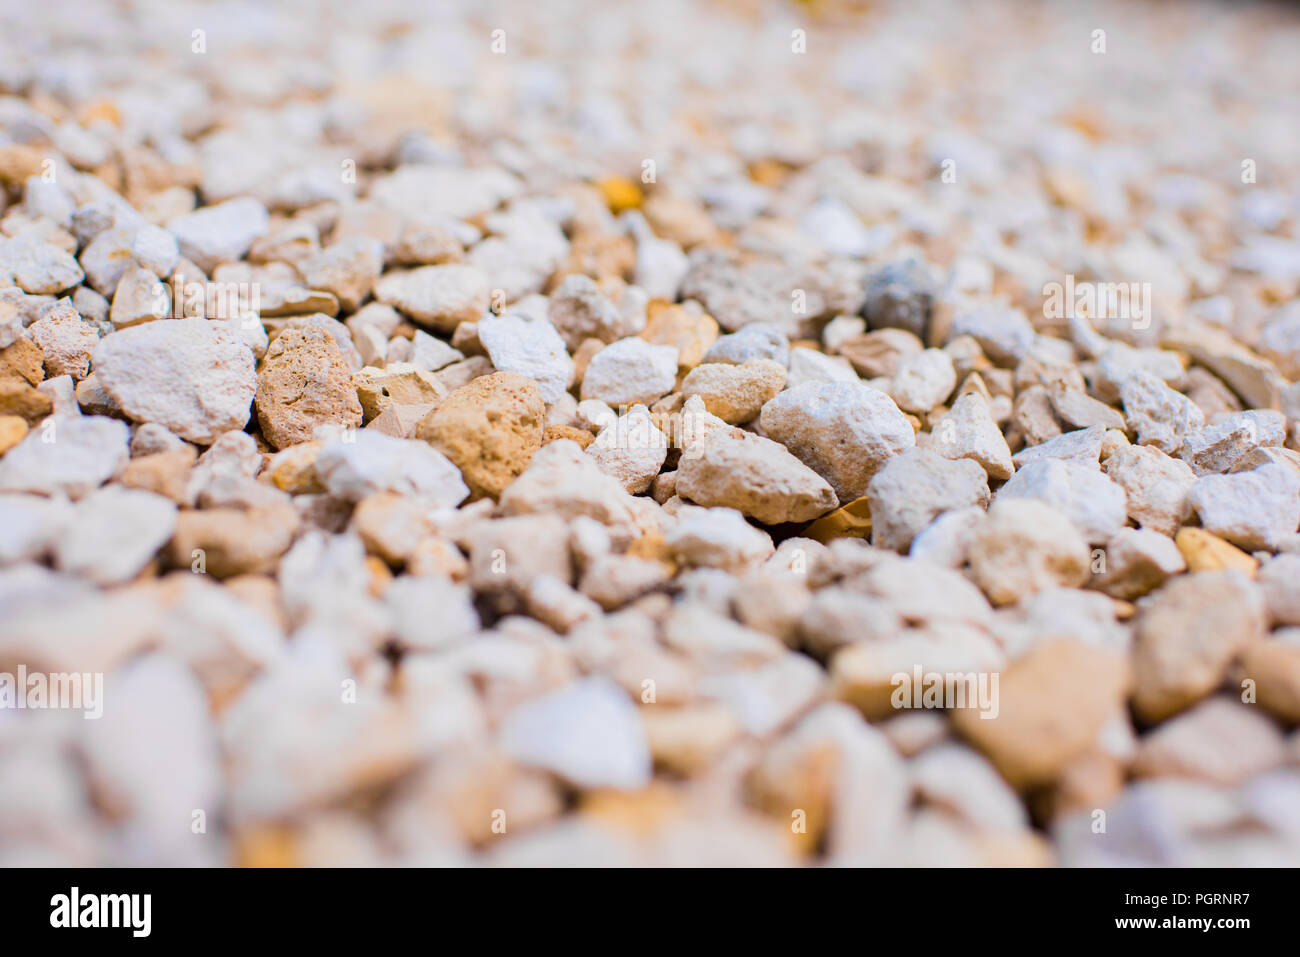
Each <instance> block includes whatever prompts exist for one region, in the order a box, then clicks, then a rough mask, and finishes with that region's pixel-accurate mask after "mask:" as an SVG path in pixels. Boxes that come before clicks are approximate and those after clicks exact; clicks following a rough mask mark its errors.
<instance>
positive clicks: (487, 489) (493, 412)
mask: <svg viewBox="0 0 1300 957" xmlns="http://www.w3.org/2000/svg"><path fill="white" fill-rule="evenodd" d="M545 420H546V405H545V402H543V400H542V393H541V390H540V389H539V388H538V387H537V384H536V383H535V382H533V380H531V379H528V378H525V377H524V376H522V375H518V374H516V373H513V372H496V373H493V374H492V375H486V376H481V377H479V378H477V379H475V380H474V381H473V382H470V383H469V384H468V385H465V386H462V387H461V388H459V389H457V390H456V391H454V392H452V393H451V394H450V395H449V396H447V398H446V399H444V400H443V401H442V402H441V404H440V405H438V407H437V408H436V409H434V410H433V411H432V412H430V413H429V414H428V415H427V416H425V417H424V418H423V419H421V420H420V423H419V425H417V426H416V430H415V435H416V437H417V438H420V439H423V440H424V441H425V442H428V443H429V444H430V445H432V446H433V447H434V448H436V449H437V450H438V451H440V452H442V453H443V454H444V455H446V456H447V458H449V459H450V460H451V461H452V463H453V464H454V465H455V466H456V467H457V468H459V469H460V470H461V475H462V476H463V477H464V479H465V483H466V484H467V485H468V486H469V490H470V494H471V495H472V496H473V497H474V498H481V497H483V496H487V497H490V498H494V499H495V498H498V497H499V496H500V495H501V493H502V492H504V491H505V490H506V488H507V486H509V485H510V483H511V482H513V481H514V480H515V479H516V478H517V477H518V476H519V475H520V474H522V473H523V471H524V470H525V469H526V468H528V463H529V462H531V461H532V458H533V453H535V452H536V451H537V450H538V449H539V448H541V447H542V436H543V423H544V422H545Z"/></svg>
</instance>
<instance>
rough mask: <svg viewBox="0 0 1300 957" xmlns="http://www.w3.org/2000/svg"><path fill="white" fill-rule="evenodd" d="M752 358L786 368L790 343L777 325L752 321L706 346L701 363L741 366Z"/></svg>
mask: <svg viewBox="0 0 1300 957" xmlns="http://www.w3.org/2000/svg"><path fill="white" fill-rule="evenodd" d="M754 359H770V360H772V361H773V362H779V363H780V364H781V365H783V366H789V364H790V343H789V342H788V341H787V340H786V337H785V333H783V332H782V331H781V329H780V327H779V326H776V325H773V324H771V323H765V322H751V323H750V324H749V325H747V326H742V327H741V328H739V329H737V330H736V331H735V332H733V333H730V334H729V335H725V336H722V337H721V338H719V339H718V340H717V341H716V342H714V343H713V345H711V346H709V351H708V352H706V353H705V354H704V358H703V361H704V362H730V363H732V364H733V365H743V364H744V363H746V362H750V361H751V360H754Z"/></svg>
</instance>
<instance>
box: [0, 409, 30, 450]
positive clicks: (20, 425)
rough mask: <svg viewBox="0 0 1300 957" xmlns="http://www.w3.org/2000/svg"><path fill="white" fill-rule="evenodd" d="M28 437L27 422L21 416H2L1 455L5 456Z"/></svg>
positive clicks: (0, 422) (0, 423) (0, 430)
mask: <svg viewBox="0 0 1300 957" xmlns="http://www.w3.org/2000/svg"><path fill="white" fill-rule="evenodd" d="M26 435H27V421H26V420H25V419H24V418H23V417H22V416H20V415H0V455H4V454H5V453H6V452H8V451H9V450H10V449H12V448H13V447H14V446H15V445H17V444H18V443H19V442H21V441H22V440H23V439H24V438H25V437H26Z"/></svg>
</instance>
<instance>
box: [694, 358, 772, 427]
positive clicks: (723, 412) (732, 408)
mask: <svg viewBox="0 0 1300 957" xmlns="http://www.w3.org/2000/svg"><path fill="white" fill-rule="evenodd" d="M784 385H785V367H784V366H782V365H780V364H779V363H777V362H773V361H772V360H771V359H751V360H750V361H749V362H746V363H743V364H741V365H733V364H729V363H723V362H706V363H704V364H703V365H699V366H696V367H695V368H694V369H692V370H691V371H690V372H689V373H687V375H686V378H684V379H683V380H682V394H683V395H686V396H688V397H689V396H693V395H698V396H699V397H700V399H702V400H703V402H704V407H705V408H706V409H708V410H709V412H711V413H712V414H713V415H716V416H717V417H718V418H720V419H722V420H723V421H724V422H729V423H731V424H733V425H739V424H741V423H744V422H749V421H751V420H752V419H755V418H757V416H758V414H759V412H760V411H761V410H762V408H763V405H764V403H766V402H767V401H768V400H769V399H772V398H774V397H775V396H776V395H777V394H778V393H779V392H780V391H781V387H782V386H784Z"/></svg>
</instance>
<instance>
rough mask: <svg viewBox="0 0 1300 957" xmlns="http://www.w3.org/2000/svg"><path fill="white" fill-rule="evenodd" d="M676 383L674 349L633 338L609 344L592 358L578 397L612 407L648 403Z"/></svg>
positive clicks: (670, 389)
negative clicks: (580, 395)
mask: <svg viewBox="0 0 1300 957" xmlns="http://www.w3.org/2000/svg"><path fill="white" fill-rule="evenodd" d="M676 382H677V350H676V349H675V348H674V347H672V346H655V345H651V344H650V343H648V342H646V341H645V340H644V339H639V338H636V337H632V338H628V339H620V340H619V341H618V342H615V343H611V344H610V345H608V346H606V347H605V348H604V349H601V350H600V351H599V352H597V353H596V354H595V356H593V357H592V359H591V362H590V363H588V364H587V370H586V372H585V373H584V374H583V377H582V398H583V399H584V400H585V399H600V400H601V401H602V402H605V403H607V404H609V405H610V406H613V407H619V406H630V405H635V404H637V403H638V402H639V403H642V404H648V403H651V402H654V401H655V399H658V398H659V397H660V396H663V395H666V394H667V393H669V392H671V391H672V389H673V386H674V385H675V384H676Z"/></svg>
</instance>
